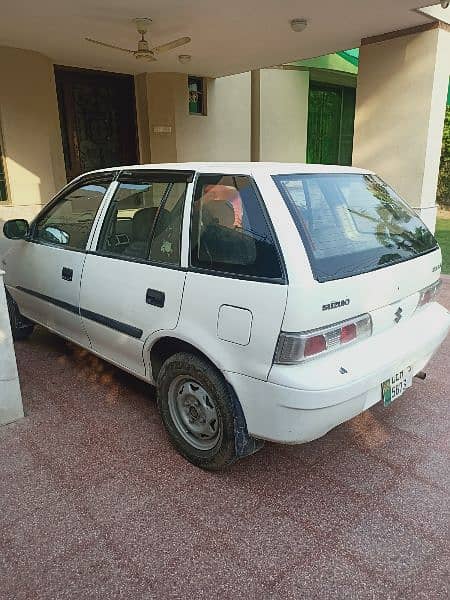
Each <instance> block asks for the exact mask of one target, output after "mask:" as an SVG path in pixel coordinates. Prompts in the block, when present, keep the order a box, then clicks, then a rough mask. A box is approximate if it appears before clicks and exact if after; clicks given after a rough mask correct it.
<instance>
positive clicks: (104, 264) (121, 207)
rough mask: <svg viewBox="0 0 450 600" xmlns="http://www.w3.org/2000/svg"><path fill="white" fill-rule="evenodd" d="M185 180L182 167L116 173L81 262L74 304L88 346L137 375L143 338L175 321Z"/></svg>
mask: <svg viewBox="0 0 450 600" xmlns="http://www.w3.org/2000/svg"><path fill="white" fill-rule="evenodd" d="M191 179H192V174H191V173H190V172H182V171H156V170H149V171H144V170H138V169H136V170H135V171H127V172H123V173H122V174H121V175H120V176H119V179H118V186H117V189H116V191H115V194H114V196H113V198H112V200H111V202H110V205H109V208H108V210H107V213H106V216H105V219H104V221H103V224H102V227H101V230H100V231H99V234H98V236H97V237H96V239H94V240H93V241H92V248H91V250H90V252H89V253H88V256H87V258H86V263H85V265H84V270H83V277H82V282H81V300H80V305H81V315H82V319H83V323H84V327H85V328H86V331H87V333H88V335H89V338H90V340H91V344H92V349H93V350H94V351H95V352H97V353H98V354H100V355H101V356H104V357H105V358H106V359H108V360H110V361H111V362H114V363H115V364H118V365H120V366H122V367H124V368H125V369H127V370H129V371H131V372H133V373H136V374H137V375H140V376H145V364H144V357H143V347H144V342H145V340H146V338H147V337H148V336H149V335H151V334H152V333H154V332H155V331H158V330H162V329H164V330H171V329H174V328H175V327H176V325H177V322H178V318H179V313H180V306H181V300H182V296H183V288H184V282H185V278H186V272H185V271H186V269H183V268H182V267H181V262H180V261H181V230H182V222H183V211H184V205H185V198H186V190H187V184H188V182H189V181H190V180H191Z"/></svg>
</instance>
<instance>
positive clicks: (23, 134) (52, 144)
mask: <svg viewBox="0 0 450 600" xmlns="http://www.w3.org/2000/svg"><path fill="white" fill-rule="evenodd" d="M0 81H1V82H2V83H1V86H0V119H1V128H2V132H3V152H4V157H5V167H6V172H7V179H8V183H9V196H10V198H9V200H10V203H11V204H12V205H13V206H14V214H19V215H20V214H22V212H23V214H26V215H27V216H30V214H31V213H33V212H35V211H36V210H37V208H38V207H39V206H40V205H42V204H45V203H46V202H48V200H49V199H50V198H51V197H52V195H53V194H54V193H55V191H56V190H58V189H59V188H61V187H62V186H63V185H64V184H65V181H66V177H65V168H64V158H63V151H62V144H61V132H60V126H59V117H58V107H57V99H56V88H55V80H54V73H53V63H52V62H51V61H50V59H48V58H47V57H45V56H43V55H42V54H38V53H37V52H30V51H26V50H18V49H15V48H6V47H0ZM12 212H13V210H12V208H7V207H5V206H3V205H0V219H1V218H3V217H4V216H5V215H8V216H9V215H11V214H12Z"/></svg>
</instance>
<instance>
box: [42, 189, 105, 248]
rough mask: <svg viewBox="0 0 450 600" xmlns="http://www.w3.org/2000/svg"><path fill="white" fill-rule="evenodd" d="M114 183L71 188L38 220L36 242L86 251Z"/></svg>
mask: <svg viewBox="0 0 450 600" xmlns="http://www.w3.org/2000/svg"><path fill="white" fill-rule="evenodd" d="M109 184H110V182H109V181H108V182H106V181H105V182H98V183H97V182H89V183H85V184H83V185H81V186H80V187H77V188H75V189H71V190H70V191H69V192H68V193H67V195H65V196H63V197H62V198H60V199H59V200H58V201H57V202H56V204H54V205H53V206H52V207H51V208H50V209H49V210H48V211H47V212H45V213H44V214H43V215H42V216H41V217H38V219H37V220H36V221H35V223H34V226H33V236H32V239H33V240H35V241H38V242H44V243H45V244H50V245H55V246H64V247H66V248H68V249H71V250H84V249H85V248H86V244H87V241H88V238H89V234H90V232H91V229H92V224H93V222H94V219H95V216H96V214H97V211H98V209H99V207H100V204H101V202H102V200H103V197H104V195H105V193H106V190H107V189H108V187H109Z"/></svg>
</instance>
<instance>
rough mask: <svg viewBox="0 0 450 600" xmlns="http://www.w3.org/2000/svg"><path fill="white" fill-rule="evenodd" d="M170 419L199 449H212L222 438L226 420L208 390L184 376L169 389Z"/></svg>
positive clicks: (188, 440)
mask: <svg viewBox="0 0 450 600" xmlns="http://www.w3.org/2000/svg"><path fill="white" fill-rule="evenodd" d="M168 405H169V412H170V416H171V417H172V421H173V422H174V424H175V427H176V428H177V430H178V432H179V433H180V435H181V436H182V437H183V439H184V440H185V441H186V442H188V443H189V444H190V445H191V446H193V447H194V448H196V449H197V450H212V448H214V446H216V444H217V442H218V441H219V439H220V438H221V437H222V420H221V418H220V415H219V413H218V411H217V407H216V404H215V402H214V400H213V399H212V398H211V396H210V395H209V394H208V392H207V391H206V390H205V388H204V387H203V386H202V385H200V383H199V382H198V381H196V380H195V379H194V378H192V377H188V376H184V375H180V376H178V377H176V378H175V379H174V380H173V381H172V383H171V384H170V386H169V393H168Z"/></svg>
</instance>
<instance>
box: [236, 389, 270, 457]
mask: <svg viewBox="0 0 450 600" xmlns="http://www.w3.org/2000/svg"><path fill="white" fill-rule="evenodd" d="M228 389H229V391H230V397H231V399H232V401H233V413H234V444H235V449H236V456H237V458H243V457H244V456H249V455H250V454H255V452H258V450H261V448H262V447H263V446H264V440H258V439H256V438H254V437H252V436H251V435H249V433H248V430H247V422H246V420H245V416H244V413H243V411H242V406H241V403H240V402H239V399H238V397H237V396H236V392H235V391H234V389H233V388H232V387H231V385H230V384H228Z"/></svg>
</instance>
